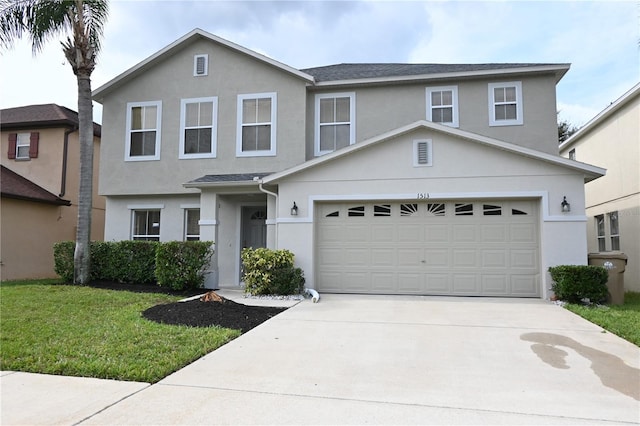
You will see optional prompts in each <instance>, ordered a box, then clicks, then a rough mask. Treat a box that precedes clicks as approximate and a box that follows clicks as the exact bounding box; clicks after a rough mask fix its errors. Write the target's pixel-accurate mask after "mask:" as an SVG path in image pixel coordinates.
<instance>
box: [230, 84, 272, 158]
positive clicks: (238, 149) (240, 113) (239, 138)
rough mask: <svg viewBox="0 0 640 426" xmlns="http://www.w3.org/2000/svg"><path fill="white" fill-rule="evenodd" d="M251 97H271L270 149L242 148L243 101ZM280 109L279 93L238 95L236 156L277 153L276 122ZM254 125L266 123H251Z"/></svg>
mask: <svg viewBox="0 0 640 426" xmlns="http://www.w3.org/2000/svg"><path fill="white" fill-rule="evenodd" d="M249 99H271V122H270V123H269V124H270V126H271V146H270V149H268V150H266V149H265V150H255V151H243V150H242V129H243V128H244V126H245V124H244V123H243V102H244V101H245V100H249ZM277 110H278V94H277V93H276V92H267V93H247V94H242V95H238V100H237V121H236V157H268V156H275V155H276V145H277V144H276V134H277V132H276V130H277V126H276V122H277ZM251 124H253V125H254V126H257V125H264V124H266V122H264V123H251Z"/></svg>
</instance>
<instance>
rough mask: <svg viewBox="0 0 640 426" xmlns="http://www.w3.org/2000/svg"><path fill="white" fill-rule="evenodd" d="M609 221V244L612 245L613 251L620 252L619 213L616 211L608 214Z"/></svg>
mask: <svg viewBox="0 0 640 426" xmlns="http://www.w3.org/2000/svg"><path fill="white" fill-rule="evenodd" d="M607 219H608V221H609V242H610V244H611V251H620V215H619V214H618V211H617V210H616V211H612V212H609V213H607ZM614 224H615V227H614ZM614 231H615V232H614Z"/></svg>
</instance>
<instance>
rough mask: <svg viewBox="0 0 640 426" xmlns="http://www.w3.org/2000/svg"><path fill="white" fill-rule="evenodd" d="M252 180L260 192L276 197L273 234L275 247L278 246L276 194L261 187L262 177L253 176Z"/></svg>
mask: <svg viewBox="0 0 640 426" xmlns="http://www.w3.org/2000/svg"><path fill="white" fill-rule="evenodd" d="M253 180H254V181H256V182H258V189H260V191H261V192H264V193H265V194H268V195H272V196H273V197H274V198H275V199H276V219H275V221H276V235H275V241H274V243H275V245H276V247H275V248H278V194H276V193H275V192H271V191H269V190H267V189H264V188H263V187H262V179H260V178H258V177H254V178H253Z"/></svg>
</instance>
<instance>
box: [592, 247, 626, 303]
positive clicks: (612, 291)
mask: <svg viewBox="0 0 640 426" xmlns="http://www.w3.org/2000/svg"><path fill="white" fill-rule="evenodd" d="M588 257H589V265H594V266H602V267H604V268H605V269H606V270H607V272H609V279H608V280H607V289H608V290H609V300H608V302H609V303H610V304H612V305H622V304H624V270H625V267H626V266H627V255H626V254H624V253H620V252H615V251H614V252H606V253H589V256H588Z"/></svg>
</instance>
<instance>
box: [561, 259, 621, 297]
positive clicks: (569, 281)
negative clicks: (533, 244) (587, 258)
mask: <svg viewBox="0 0 640 426" xmlns="http://www.w3.org/2000/svg"><path fill="white" fill-rule="evenodd" d="M549 273H550V274H551V279H552V280H553V286H552V289H553V292H554V293H555V294H556V296H557V297H558V299H559V300H564V301H566V302H569V303H581V302H582V300H583V299H588V300H589V302H590V303H603V302H605V301H606V300H607V296H608V294H609V292H608V290H607V280H608V278H609V275H608V272H607V270H606V269H605V268H603V267H602V266H593V265H559V266H552V267H550V268H549Z"/></svg>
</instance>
